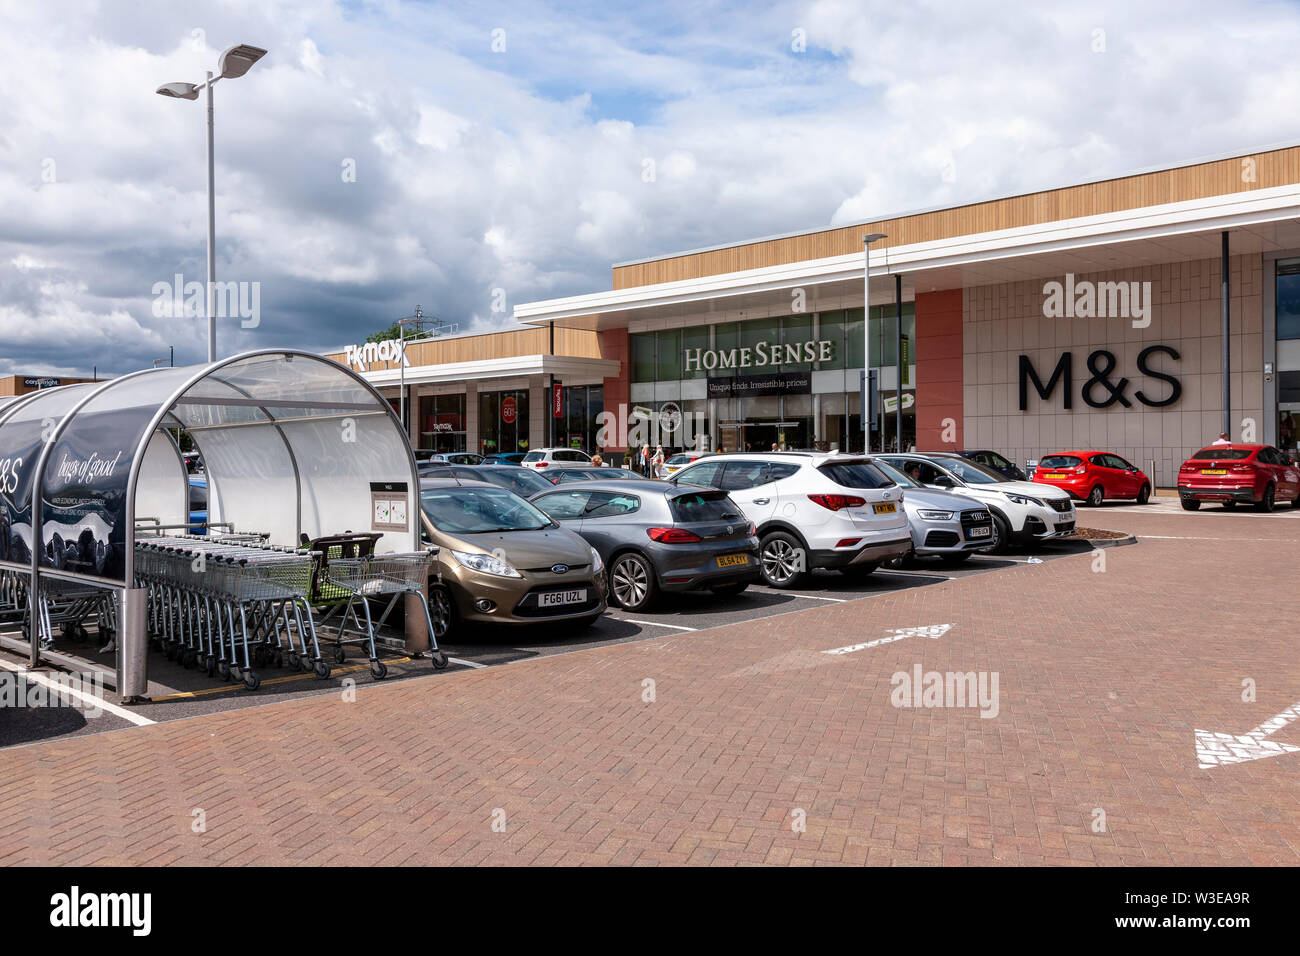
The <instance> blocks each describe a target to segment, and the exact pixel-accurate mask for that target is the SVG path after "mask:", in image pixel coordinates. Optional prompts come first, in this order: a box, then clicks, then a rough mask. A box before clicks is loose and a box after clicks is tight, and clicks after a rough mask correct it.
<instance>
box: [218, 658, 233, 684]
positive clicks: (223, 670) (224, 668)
mask: <svg viewBox="0 0 1300 956" xmlns="http://www.w3.org/2000/svg"><path fill="white" fill-rule="evenodd" d="M217 673H219V674H220V675H221V679H222V680H230V665H229V664H227V663H226V662H225V661H222V662H221V663H220V664H218V665H217Z"/></svg>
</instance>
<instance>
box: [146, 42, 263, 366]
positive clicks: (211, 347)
mask: <svg viewBox="0 0 1300 956" xmlns="http://www.w3.org/2000/svg"><path fill="white" fill-rule="evenodd" d="M264 56H266V51H265V50H263V49H262V48H261V47H256V46H250V45H248V44H247V43H241V44H239V45H238V46H232V47H231V48H230V49H229V50H227V51H226V52H225V53H223V54H221V60H220V62H219V63H218V64H217V65H218V67H219V69H220V70H221V75H220V76H213V75H212V71H211V70H208V71H207V79H206V80H205V81H204V82H202V83H164V84H163V85H162V86H160V87H158V89H157V90H155V91H154V92H156V93H158V94H159V95H160V96H170V97H173V98H175V99H181V100H197V99H198V98H199V90H207V94H208V95H207V101H208V287H207V295H206V296H205V297H204V303H205V308H206V311H207V313H208V361H209V362H215V361H216V360H217V316H216V303H215V302H214V297H215V294H216V289H215V286H214V283H215V282H216V279H217V200H216V190H215V188H214V178H215V176H214V173H213V161H212V87H213V86H214V85H215V84H216V83H217V82H218V81H219V80H234V79H238V78H239V77H241V76H243V75H244V74H245V73H247V72H248V71H249V70H250V69H251V68H252V66H253V64H254V63H256V62H257V61H258V60H260V59H261V58H262V57H264Z"/></svg>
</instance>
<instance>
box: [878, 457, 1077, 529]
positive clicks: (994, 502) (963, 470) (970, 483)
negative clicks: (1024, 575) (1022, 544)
mask: <svg viewBox="0 0 1300 956" xmlns="http://www.w3.org/2000/svg"><path fill="white" fill-rule="evenodd" d="M879 457H881V458H883V459H884V460H885V461H886V462H888V463H889V464H891V465H893V466H894V467H895V468H897V469H898V470H899V471H901V472H903V473H904V474H906V475H909V476H910V477H912V478H914V479H915V480H917V481H919V482H921V484H923V485H928V486H929V487H931V488H942V489H943V490H944V491H955V492H957V493H958V494H959V495H963V496H964V497H967V498H974V499H975V500H977V501H981V502H983V503H984V504H985V505H986V506H987V507H988V509H989V511H990V512H992V514H993V543H992V544H991V546H990V547H989V549H988V550H989V551H991V552H994V553H996V552H1000V551H1005V550H1006V549H1007V546H1008V545H1009V544H1011V542H1012V541H1014V540H1016V539H1020V540H1022V541H1043V540H1046V539H1048V538H1063V537H1065V536H1067V535H1069V534H1070V533H1071V532H1073V531H1074V502H1073V500H1071V498H1070V494H1069V492H1067V491H1063V490H1062V489H1060V488H1055V487H1053V486H1052V485H1045V484H1043V483H1042V482H1033V481H1008V480H1007V479H1006V476H1004V475H1002V474H999V473H998V472H996V471H994V470H993V469H992V468H989V467H988V466H986V465H981V464H979V463H978V462H974V461H971V460H969V459H967V458H963V457H962V456H961V455H954V454H952V453H950V452H934V453H929V454H907V455H895V454H887V455H880V456H879Z"/></svg>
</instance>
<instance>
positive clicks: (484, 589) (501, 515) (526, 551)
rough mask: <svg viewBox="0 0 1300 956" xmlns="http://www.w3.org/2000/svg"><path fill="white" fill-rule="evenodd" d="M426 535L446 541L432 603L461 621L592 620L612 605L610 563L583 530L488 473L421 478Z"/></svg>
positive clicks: (448, 618)
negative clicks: (608, 599) (563, 523)
mask: <svg viewBox="0 0 1300 956" xmlns="http://www.w3.org/2000/svg"><path fill="white" fill-rule="evenodd" d="M420 506H421V507H420V514H421V523H422V532H423V536H424V538H425V540H426V541H428V542H429V543H430V544H436V545H437V546H438V548H439V552H438V560H439V571H440V572H441V573H442V583H441V584H440V585H436V586H435V587H434V588H433V589H432V590H431V592H430V595H429V604H430V610H432V611H433V612H434V613H435V615H436V616H437V617H438V618H440V619H441V620H440V621H439V623H440V624H442V625H445V626H446V627H447V629H448V630H449V631H454V630H455V629H456V626H457V624H458V623H466V622H472V621H478V622H496V623H501V624H538V623H543V622H567V623H572V624H574V625H576V626H579V627H585V626H587V625H590V624H591V623H593V622H594V621H595V620H596V619H597V618H598V617H600V615H601V614H602V613H603V612H604V610H605V568H604V565H603V564H602V562H601V559H600V555H599V554H597V553H596V551H595V550H594V549H593V548H592V547H591V545H589V544H587V543H586V542H585V541H583V540H582V538H580V537H578V535H577V534H575V533H574V532H572V531H570V530H568V529H567V528H562V527H560V525H559V524H557V523H556V522H555V521H552V520H551V518H550V517H548V516H547V515H546V514H545V513H543V512H542V511H540V510H539V509H538V508H536V507H535V506H533V505H531V504H529V503H528V502H527V501H525V500H524V499H523V498H520V497H519V496H518V495H516V494H515V493H514V492H511V491H507V490H506V489H505V488H501V487H498V486H497V485H493V484H489V483H487V482H484V481H468V480H460V479H456V478H426V479H424V480H422V481H421V482H420Z"/></svg>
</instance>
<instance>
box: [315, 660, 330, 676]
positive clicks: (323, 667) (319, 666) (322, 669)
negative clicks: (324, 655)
mask: <svg viewBox="0 0 1300 956" xmlns="http://www.w3.org/2000/svg"><path fill="white" fill-rule="evenodd" d="M315 671H316V676H317V677H318V678H320V679H321V680H325V679H326V678H327V677H329V676H330V666H329V665H328V664H326V663H325V662H324V661H317V662H316V666H315Z"/></svg>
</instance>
